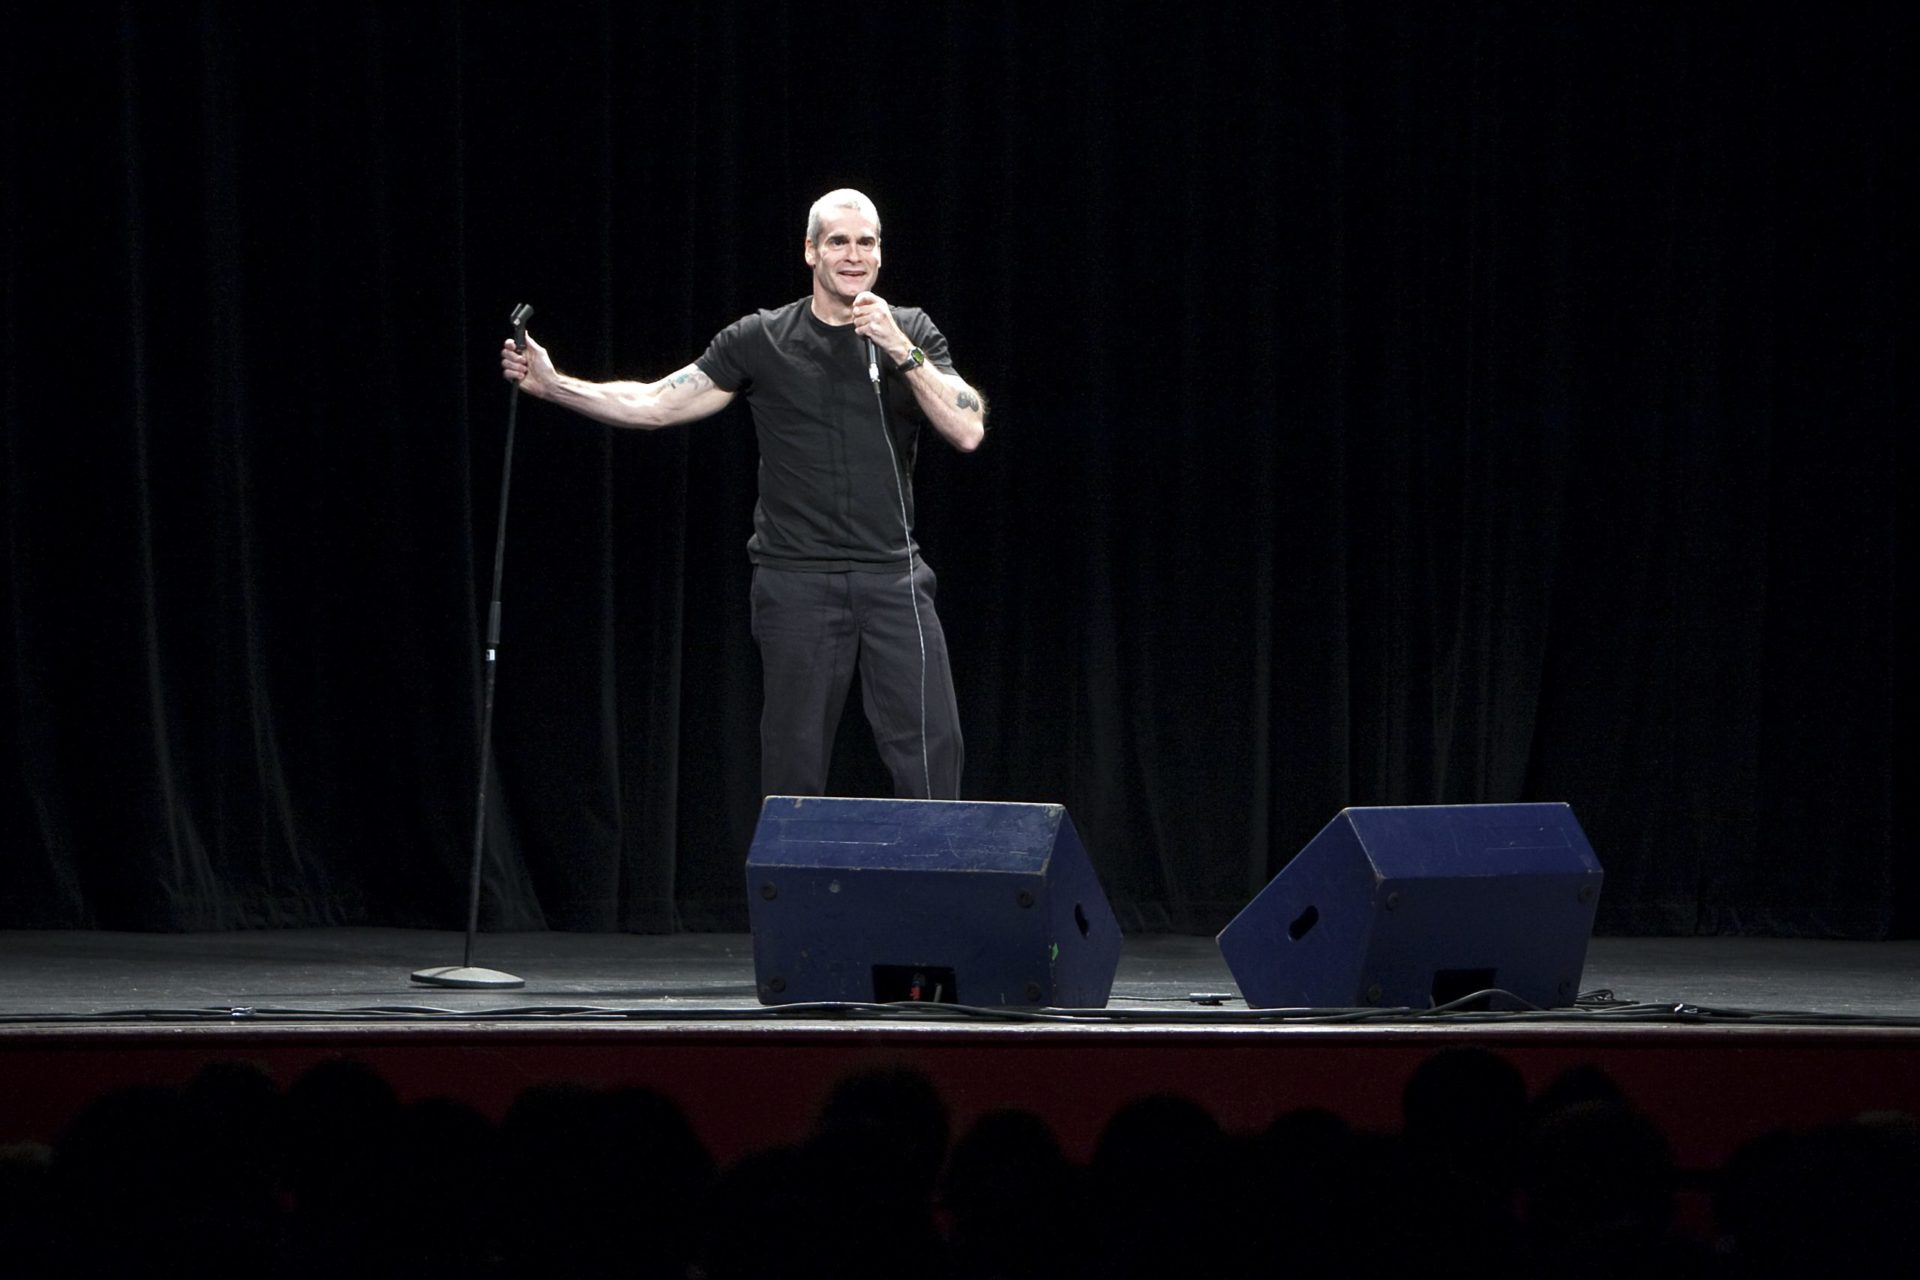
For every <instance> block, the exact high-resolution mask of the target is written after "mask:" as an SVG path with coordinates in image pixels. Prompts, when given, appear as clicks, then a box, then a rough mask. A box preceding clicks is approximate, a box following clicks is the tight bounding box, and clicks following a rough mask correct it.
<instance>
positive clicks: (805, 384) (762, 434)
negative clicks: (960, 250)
mask: <svg viewBox="0 0 1920 1280" xmlns="http://www.w3.org/2000/svg"><path fill="white" fill-rule="evenodd" d="M810 302H811V300H810V299H808V298H802V299H800V300H799V301H798V302H792V303H788V304H787V305H786V306H784V307H780V308H778V309H776V310H773V311H760V312H756V313H755V314H753V315H750V316H744V317H742V318H741V319H739V320H736V321H734V322H733V323H732V324H730V325H728V326H727V327H726V328H725V329H722V330H721V331H720V333H719V334H718V335H717V336H715V338H714V340H713V342H712V344H711V345H710V346H708V348H707V350H706V354H704V355H702V356H701V357H700V358H699V359H698V360H696V361H695V362H694V363H695V364H696V365H697V366H699V368H700V371H701V372H702V373H705V374H706V375H707V376H708V377H709V378H712V379H713V382H714V385H715V386H717V387H719V388H720V389H721V390H723V391H734V392H738V393H739V394H741V395H743V396H745V397H746V398H747V403H748V405H750V406H751V407H752V409H753V425H754V431H755V433H756V434H757V435H758V436H759V440H760V501H759V502H758V503H757V504H756V505H755V507H754V510H753V537H752V538H751V539H749V540H748V542H747V554H748V555H750V556H751V557H752V558H753V562H754V563H755V564H764V565H768V566H769V567H772V568H779V569H802V570H812V571H819V572H826V571H831V572H843V571H846V570H856V571H862V572H881V571H884V570H887V569H897V568H904V567H905V563H906V558H907V550H906V543H907V536H906V533H905V530H904V529H903V528H902V525H901V519H900V507H901V500H902V493H903V492H904V495H905V502H906V513H907V519H906V525H907V527H908V528H911V527H912V523H913V458H914V449H915V446H916V444H917V442H918V440H919V435H920V426H921V424H922V423H924V422H925V421H926V415H925V414H924V413H922V412H921V410H920V406H919V403H918V402H917V401H916V400H915V399H914V397H913V390H912V388H910V387H908V386H907V385H906V384H905V383H904V381H903V380H902V379H901V377H900V375H898V374H896V373H895V372H894V371H893V361H892V359H890V358H889V357H888V356H887V354H886V353H885V352H883V351H876V355H877V357H878V360H879V365H880V390H881V393H882V395H883V396H884V397H885V399H886V427H887V430H888V431H889V432H890V433H891V436H892V439H893V452H892V454H891V455H889V453H888V450H887V436H886V435H883V434H882V432H881V414H880V406H879V404H878V403H877V401H876V397H875V396H874V394H873V384H872V383H871V382H870V381H869V380H868V378H867V343H866V339H864V338H862V337H860V336H859V335H858V334H856V333H855V332H854V331H853V326H852V325H850V324H849V325H831V324H827V323H826V322H825V321H823V320H821V319H820V318H819V317H818V316H816V315H814V314H813V308H812V306H811V305H810ZM893 318H894V320H895V322H897V323H898V324H899V326H900V329H901V332H903V333H905V334H906V335H907V337H909V338H911V339H912V340H913V344H914V345H915V346H917V347H919V348H920V349H921V350H922V351H924V352H926V354H927V363H928V364H931V365H933V366H934V367H935V368H937V369H940V370H942V371H944V372H947V373H951V372H953V364H952V362H951V360H950V359H949V357H948V355H947V340H946V339H945V338H943V337H942V336H941V335H940V331H939V330H938V329H936V328H935V327H934V325H933V321H931V320H929V319H928V318H927V315H926V313H925V312H924V311H921V310H919V309H918V308H915V307H895V308H894V309H893ZM896 457H897V458H898V459H899V466H900V472H899V476H900V479H899V483H898V484H897V485H896V483H895V478H894V477H895V471H894V465H895V464H894V461H893V459H894V458H896ZM916 550H917V548H916Z"/></svg>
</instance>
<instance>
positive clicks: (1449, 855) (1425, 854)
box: [1218, 804, 1601, 1009]
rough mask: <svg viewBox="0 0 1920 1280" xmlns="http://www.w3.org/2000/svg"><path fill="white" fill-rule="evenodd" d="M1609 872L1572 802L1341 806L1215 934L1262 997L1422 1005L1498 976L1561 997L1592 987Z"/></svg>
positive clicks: (1496, 1004)
mask: <svg viewBox="0 0 1920 1280" xmlns="http://www.w3.org/2000/svg"><path fill="white" fill-rule="evenodd" d="M1600 880H1601V871H1600V864H1599V862H1598V861H1597V860H1596V859H1595V858H1594V856H1593V847H1592V846H1591V845H1589V844H1588V843H1587V837H1586V834H1585V833H1584V832H1582V831H1581V830H1580V824H1579V822H1578V821H1576V820H1575V818H1574V816H1573V810H1571V809H1569V808H1568V807H1567V806H1566V805H1564V804H1469V805H1430V806H1417V807H1401V808H1364V809H1344V810H1342V811H1341V812H1340V813H1339V815H1338V816H1336V817H1335V818H1334V820H1333V821H1332V822H1329V823H1328V824H1327V825H1326V827H1325V828H1324V829H1323V830H1322V831H1321V832H1320V834H1319V835H1317V836H1315V837H1314V838H1313V839H1312V841H1310V842H1309V843H1308V845H1307V847H1306V848H1304V849H1302V850H1301V851H1300V852H1299V854H1297V855H1296V856H1295V857H1294V859H1293V861H1292V862H1290V863H1288V864H1287V865H1286V866H1285V867H1284V868H1283V869H1282V870H1281V872H1280V874H1279V875H1277V876H1275V877H1274V878H1273V879H1272V880H1271V881H1270V882H1269V883H1268V884H1267V887H1266V888H1265V889H1262V890H1261V891H1260V893H1259V895H1258V896H1256V897H1255V898H1254V899H1253V901H1252V902H1249V903H1248V904H1247V905H1246V907H1245V908H1244V909H1243V910H1242V911H1241V912H1240V914H1239V915H1237V916H1235V917H1234V919H1233V921H1232V922H1231V923H1230V924H1228V925H1227V927H1226V928H1225V929H1224V930H1222V931H1221V933H1220V936H1219V938H1218V942H1219V944H1220V953H1221V954H1222V955H1223V956H1224V957H1225V958H1226V961H1227V967H1228V968H1229V969H1231V970H1232V971H1233V978H1234V981H1235V982H1237V983H1238V984H1239V986H1240V993H1241V994H1242V995H1244V996H1245V997H1246V999H1247V1003H1248V1004H1249V1005H1251V1006H1253V1007H1254V1008H1256V1009H1280V1008H1360V1007H1365V1006H1369V1005H1374V1006H1383V1007H1392V1008H1415V1009H1426V1008H1432V1007H1434V1006H1436V1005H1440V1004H1446V1003H1449V1002H1450V1001H1452V1000H1455V999H1459V998H1461V997H1463V996H1466V995H1469V994H1471V993H1473V992H1476V991H1481V990H1486V989H1489V988H1497V989H1500V990H1503V991H1509V992H1512V993H1513V994H1514V995H1516V996H1518V997H1520V999H1521V1000H1524V1001H1526V1002H1527V1003H1529V1004H1533V1005H1539V1006H1541V1007H1543V1008H1551V1007H1554V1006H1558V1005H1568V1004H1572V1003H1573V1001H1574V999H1575V997H1577V996H1578V995H1579V993H1580V971H1581V970H1582V969H1583V968H1584V967H1585V966H1586V958H1587V939H1588V938H1589V937H1590V936H1591V935H1592V933H1593V917H1594V912H1595V910H1596V909H1597V908H1598V906H1599V899H1600ZM1489 1007H1493V1008H1513V1007H1517V1006H1515V1005H1514V1003H1513V1002H1512V1001H1501V1000H1498V999H1494V1000H1492V1001H1490V1002H1489Z"/></svg>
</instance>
